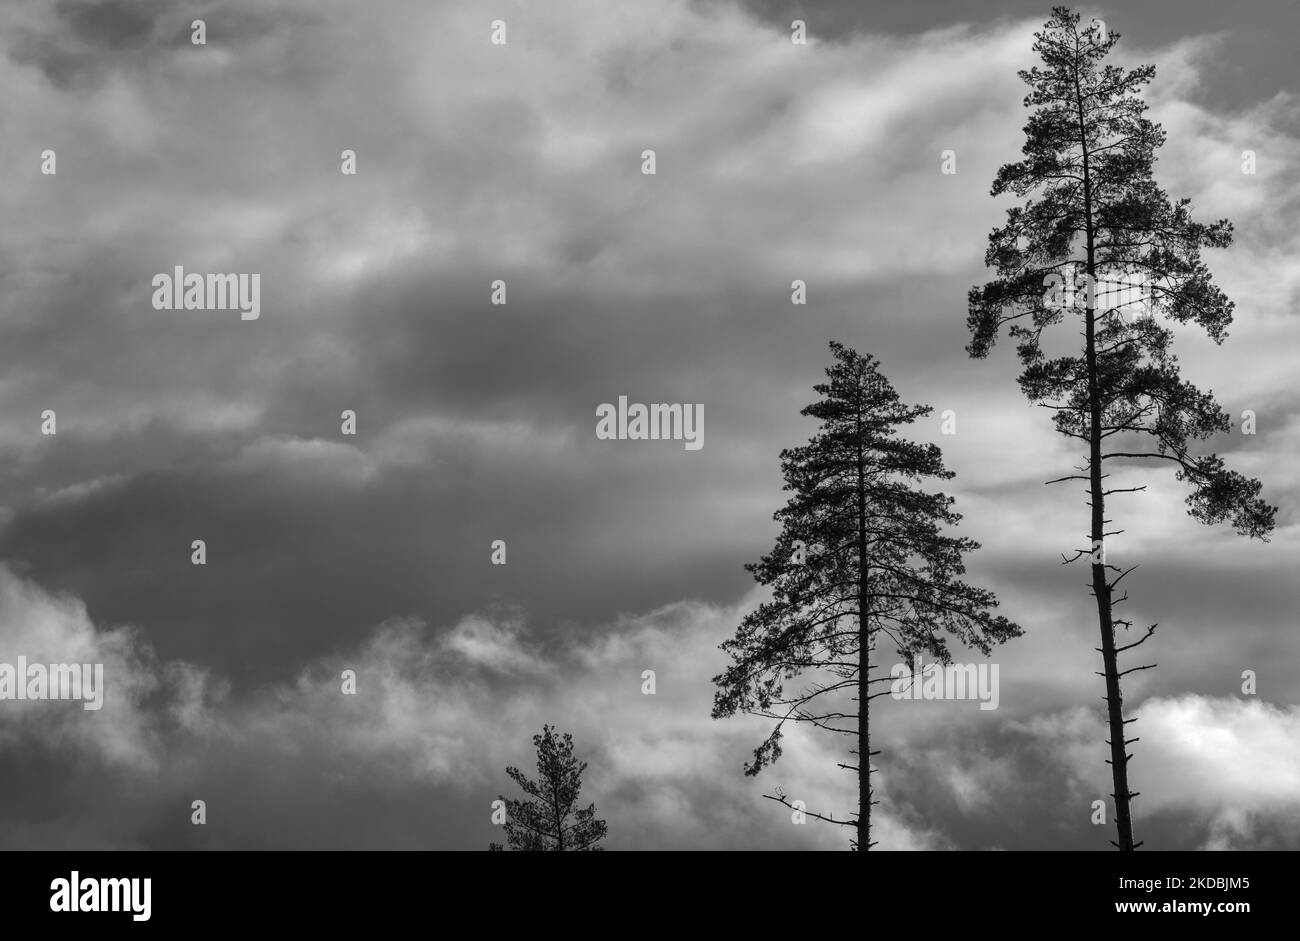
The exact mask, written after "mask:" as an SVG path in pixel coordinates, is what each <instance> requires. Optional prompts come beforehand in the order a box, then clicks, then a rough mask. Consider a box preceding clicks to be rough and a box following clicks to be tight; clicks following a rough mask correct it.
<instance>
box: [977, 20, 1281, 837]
mask: <svg viewBox="0 0 1300 941" xmlns="http://www.w3.org/2000/svg"><path fill="white" fill-rule="evenodd" d="M1034 39H1035V42H1034V51H1035V52H1036V53H1037V54H1038V55H1039V56H1040V57H1041V59H1042V65H1041V66H1035V67H1034V68H1032V69H1029V70H1028V71H1022V72H1020V73H1019V74H1020V77H1021V78H1022V79H1023V80H1024V81H1025V82H1026V84H1028V86H1029V88H1030V92H1029V94H1028V95H1027V96H1026V98H1025V102H1024V103H1025V106H1026V107H1027V108H1031V109H1033V110H1032V113H1031V115H1030V117H1029V123H1028V124H1027V125H1026V126H1025V135H1026V139H1025V144H1024V148H1023V153H1024V159H1022V160H1019V161H1017V162H1015V163H1009V164H1006V165H1005V166H1003V167H1002V168H1001V169H1000V170H999V171H998V174H997V177H996V179H995V180H994V183H993V189H992V193H993V195H994V196H998V195H1001V194H1003V193H1012V194H1014V195H1015V196H1017V197H1019V199H1020V202H1019V204H1018V205H1015V206H1013V207H1012V208H1010V209H1009V210H1008V211H1007V219H1006V224H1005V225H1003V226H1001V227H1000V228H997V229H994V230H993V232H992V233H991V235H990V236H989V246H988V252H987V255H986V259H985V260H986V263H987V264H988V265H989V267H992V268H995V269H996V270H997V277H996V278H995V279H994V280H992V281H990V282H988V283H987V284H985V285H983V286H981V287H977V288H973V289H972V290H971V292H970V307H969V315H968V318H967V323H968V325H969V327H970V331H971V342H970V344H969V346H968V347H967V349H968V351H969V352H970V354H971V355H972V356H975V357H984V356H987V355H988V353H989V350H990V349H991V348H992V346H993V344H994V342H995V340H996V339H997V337H998V335H999V333H1000V332H1001V329H1002V327H1003V326H1007V327H1008V333H1009V334H1010V336H1011V338H1012V339H1013V340H1014V341H1015V342H1016V344H1017V346H1016V351H1017V354H1018V356H1019V359H1020V363H1021V365H1022V366H1023V370H1022V372H1021V373H1020V377H1019V382H1020V387H1021V389H1022V390H1023V391H1024V393H1025V395H1026V396H1027V397H1028V398H1029V399H1030V401H1032V402H1034V403H1037V404H1041V405H1044V406H1045V407H1047V408H1049V409H1051V410H1053V412H1054V416H1055V423H1056V429H1057V431H1059V432H1060V433H1061V434H1063V435H1066V436H1068V437H1069V438H1071V439H1073V440H1075V441H1078V442H1079V449H1080V451H1081V454H1082V463H1081V465H1080V466H1078V467H1077V472H1076V473H1074V474H1069V475H1066V476H1064V477H1060V478H1057V479H1056V480H1053V481H1049V482H1050V483H1057V482H1062V481H1067V480H1080V481H1084V482H1086V485H1087V487H1086V492H1087V502H1088V506H1089V508H1090V511H1089V512H1090V526H1089V530H1088V539H1089V542H1088V544H1087V546H1085V547H1082V548H1077V549H1076V550H1075V552H1074V555H1073V556H1071V557H1067V558H1066V562H1073V561H1076V560H1078V559H1088V560H1089V564H1090V567H1091V591H1092V594H1093V597H1094V598H1095V599H1096V606H1097V622H1098V627H1099V630H1100V636H1101V647H1100V648H1099V651H1100V653H1101V655H1102V666H1103V674H1102V675H1103V676H1104V677H1105V684H1106V696H1105V701H1106V705H1107V721H1108V728H1109V736H1110V737H1109V740H1108V742H1107V744H1108V745H1109V747H1110V758H1109V760H1108V763H1109V764H1110V765H1111V771H1112V775H1113V778H1114V794H1113V795H1112V796H1113V798H1114V801H1115V822H1116V828H1117V832H1118V837H1119V839H1118V842H1116V843H1115V845H1116V846H1118V847H1119V849H1121V850H1132V849H1135V848H1136V847H1137V846H1138V845H1140V844H1138V843H1135V842H1134V839H1133V822H1132V814H1131V811H1130V806H1129V805H1130V800H1131V798H1133V797H1135V796H1137V795H1136V793H1135V792H1133V791H1131V790H1130V789H1129V781H1128V761H1129V758H1130V757H1131V755H1130V754H1129V752H1128V745H1129V744H1131V743H1132V742H1133V741H1136V739H1126V737H1125V736H1126V726H1127V725H1128V724H1130V723H1132V722H1134V721H1136V720H1135V719H1125V718H1124V710H1123V699H1122V697H1121V691H1120V680H1121V678H1122V677H1123V676H1125V675H1126V674H1128V673H1131V672H1134V671H1135V670H1145V669H1149V668H1150V667H1151V666H1153V665H1154V664H1142V665H1138V666H1134V667H1131V668H1129V669H1126V670H1121V669H1120V668H1119V654H1121V653H1123V652H1124V651H1126V650H1130V649H1132V648H1133V647H1136V646H1138V645H1140V644H1142V643H1144V642H1145V641H1146V640H1147V639H1148V638H1149V637H1151V635H1152V633H1153V632H1154V630H1155V625H1151V626H1150V627H1149V628H1147V629H1146V631H1145V633H1143V635H1142V636H1141V637H1140V638H1138V639H1137V640H1129V639H1127V638H1123V637H1122V636H1121V638H1120V639H1123V640H1124V641H1125V642H1123V643H1120V642H1119V639H1117V636H1116V628H1117V627H1119V628H1123V629H1124V630H1125V631H1127V630H1129V629H1130V628H1132V626H1133V625H1132V622H1131V621H1128V620H1125V619H1123V618H1118V617H1116V616H1115V615H1114V607H1115V605H1116V604H1118V603H1120V602H1121V601H1123V600H1125V598H1126V597H1127V596H1124V597H1120V598H1116V597H1115V595H1114V592H1115V586H1116V584H1117V583H1118V582H1119V581H1120V579H1122V578H1124V576H1126V575H1127V574H1128V573H1129V572H1130V571H1132V568H1129V569H1123V570H1121V569H1120V568H1118V567H1116V566H1115V565H1112V564H1108V563H1107V562H1106V558H1105V540H1106V538H1107V537H1108V536H1113V535H1115V534H1116V533H1117V532H1121V531H1122V530H1114V529H1108V528H1107V527H1108V526H1109V525H1110V523H1111V520H1110V519H1109V518H1107V516H1106V498H1107V497H1109V496H1111V495H1113V494H1116V493H1122V492H1133V491H1139V490H1144V489H1145V486H1144V485H1143V486H1135V487H1118V486H1115V485H1114V484H1110V485H1108V484H1107V478H1108V477H1109V476H1110V471H1108V468H1111V467H1113V468H1119V467H1122V466H1125V465H1131V464H1135V463H1139V462H1145V461H1148V460H1150V461H1155V462H1161V463H1167V464H1172V465H1173V467H1174V469H1175V472H1176V476H1177V479H1178V480H1180V481H1183V482H1186V483H1187V484H1188V485H1189V486H1190V489H1191V492H1190V494H1189V495H1188V497H1187V505H1188V512H1189V513H1190V514H1191V515H1192V516H1193V517H1194V518H1196V519H1197V520H1200V521H1201V522H1204V523H1220V522H1228V523H1231V524H1232V525H1233V527H1235V529H1236V530H1237V532H1239V533H1241V534H1243V535H1246V536H1253V537H1258V538H1265V537H1266V536H1267V534H1268V532H1269V531H1270V530H1271V529H1272V527H1273V515H1274V512H1275V510H1276V508H1275V507H1272V506H1269V505H1268V504H1266V503H1265V502H1264V501H1263V500H1261V499H1260V498H1259V491H1260V483H1259V481H1257V480H1253V479H1248V478H1245V477H1243V476H1241V475H1240V474H1238V473H1236V472H1234V471H1231V470H1228V469H1227V468H1226V467H1225V466H1224V462H1223V461H1222V460H1221V459H1220V458H1219V457H1217V456H1215V455H1214V454H1208V455H1202V456H1196V455H1193V454H1192V452H1191V446H1190V443H1191V442H1194V441H1196V440H1203V439H1206V438H1209V437H1210V436H1212V435H1214V434H1216V433H1219V432H1227V431H1229V430H1230V429H1231V427H1232V423H1231V420H1230V419H1229V417H1228V415H1227V414H1226V413H1225V412H1224V411H1223V410H1222V409H1221V408H1220V407H1219V405H1218V403H1217V402H1216V401H1215V399H1214V397H1213V395H1211V394H1210V393H1208V392H1202V391H1200V390H1199V389H1197V388H1196V387H1195V386H1193V385H1192V384H1191V383H1189V382H1186V381H1185V380H1183V379H1182V378H1181V377H1180V375H1179V369H1178V363H1177V359H1176V358H1175V357H1174V355H1173V354H1172V352H1171V350H1170V347H1171V342H1172V339H1173V332H1172V330H1171V329H1170V327H1169V326H1168V325H1167V323H1161V322H1159V321H1157V319H1156V316H1155V315H1156V314H1160V315H1163V316H1164V318H1165V319H1166V322H1173V323H1178V324H1189V323H1195V324H1196V325H1198V326H1199V327H1201V328H1202V329H1204V330H1205V332H1206V333H1207V334H1208V335H1209V337H1210V338H1211V339H1212V340H1214V341H1215V342H1216V343H1220V342H1222V341H1223V339H1224V337H1225V336H1226V332H1227V328H1228V325H1229V324H1230V323H1231V322H1232V311H1233V305H1232V303H1231V301H1229V300H1228V299H1227V297H1225V296H1224V294H1223V292H1222V291H1221V290H1219V288H1218V287H1216V286H1215V285H1214V283H1213V281H1212V280H1211V277H1210V273H1209V270H1208V269H1207V268H1206V266H1205V264H1204V262H1203V261H1202V260H1201V249H1203V248H1224V247H1226V246H1227V245H1228V244H1229V243H1230V242H1231V241H1232V226H1231V224H1230V223H1229V222H1227V221H1226V220H1219V221H1217V222H1215V223H1213V224H1211V225H1204V224H1201V223H1197V222H1195V221H1193V219H1192V215H1191V210H1190V205H1189V202H1190V201H1189V200H1187V199H1180V200H1178V201H1177V202H1171V201H1170V199H1169V197H1168V195H1166V193H1165V191H1164V190H1162V189H1161V188H1160V187H1159V186H1157V185H1156V183H1155V181H1154V179H1153V177H1152V169H1153V166H1154V164H1155V160H1156V150H1157V149H1158V148H1159V147H1160V146H1161V145H1162V144H1163V143H1164V141H1165V134H1164V131H1163V130H1162V129H1161V127H1160V125H1158V124H1155V123H1153V122H1152V121H1150V120H1149V119H1148V118H1147V117H1146V104H1145V103H1144V102H1143V100H1142V97H1141V93H1142V90H1143V88H1144V87H1145V86H1146V85H1147V83H1148V82H1150V81H1151V79H1152V78H1153V77H1154V75H1155V68H1154V66H1150V65H1143V66H1139V67H1137V68H1134V69H1124V68H1121V67H1119V66H1117V65H1113V64H1106V63H1105V62H1104V60H1105V59H1106V56H1107V55H1108V54H1109V53H1110V51H1111V49H1112V48H1113V47H1114V45H1115V42H1116V40H1118V39H1119V35H1118V34H1117V33H1113V32H1112V33H1110V34H1109V35H1107V34H1106V33H1105V29H1104V26H1102V25H1101V24H1099V23H1095V22H1094V23H1093V24H1090V25H1089V26H1088V27H1083V28H1081V27H1080V19H1079V16H1078V14H1076V13H1071V12H1070V11H1069V10H1068V9H1066V8H1064V7H1056V8H1054V10H1053V12H1052V17H1051V19H1050V20H1048V22H1047V23H1046V25H1045V26H1044V28H1043V30H1042V31H1041V32H1038V33H1035V34H1034ZM1067 321H1069V323H1070V326H1071V329H1078V331H1079V333H1080V334H1081V335H1082V337H1083V341H1082V344H1081V348H1079V349H1077V350H1076V351H1075V352H1072V353H1070V354H1069V355H1063V356H1049V355H1048V354H1047V353H1045V352H1044V350H1043V348H1042V345H1041V344H1042V340H1043V335H1044V333H1046V332H1048V330H1049V328H1051V327H1054V326H1057V325H1059V324H1062V323H1066V322H1067ZM1107 462H1111V463H1107ZM1113 842H1114V841H1113Z"/></svg>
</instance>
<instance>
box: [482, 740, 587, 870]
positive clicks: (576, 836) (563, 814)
mask: <svg viewBox="0 0 1300 941" xmlns="http://www.w3.org/2000/svg"><path fill="white" fill-rule="evenodd" d="M533 746H534V747H535V748H536V749H537V779H536V780H533V779H531V778H529V777H528V776H527V775H525V774H524V773H523V772H522V771H520V770H519V769H518V768H515V767H509V768H506V774H508V775H509V776H510V778H511V780H513V781H514V782H515V784H517V785H519V789H520V790H522V791H523V792H524V794H525V795H527V797H528V799H526V800H507V799H506V798H504V797H502V798H499V799H500V800H502V801H505V805H506V822H505V831H506V843H507V845H508V846H509V848H510V849H512V850H529V851H538V850H544V851H560V852H563V851H575V850H599V849H602V847H601V846H599V845H598V844H599V843H600V841H601V840H603V839H604V838H605V835H606V833H607V831H608V827H606V825H605V821H603V820H597V819H596V805H595V804H589V805H588V806H586V807H585V808H584V807H579V806H578V793H579V792H580V791H581V790H582V773H583V772H584V771H586V770H587V763H586V762H585V761H579V760H578V759H577V758H576V757H574V754H573V736H572V735H570V734H569V733H568V732H565V733H564V735H563V737H561V736H560V735H557V734H556V732H555V730H554V729H553V728H551V727H550V726H549V725H544V726H542V733H541V734H540V735H534V736H533ZM489 849H493V850H500V849H503V847H502V846H501V844H500V843H493V844H492V845H491V846H490V847H489Z"/></svg>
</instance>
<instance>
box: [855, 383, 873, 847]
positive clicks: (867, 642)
mask: <svg viewBox="0 0 1300 941" xmlns="http://www.w3.org/2000/svg"><path fill="white" fill-rule="evenodd" d="M858 428H859V437H858V455H857V456H858V851H859V852H862V853H865V852H866V851H867V850H869V849H871V723H870V718H871V695H870V682H869V677H868V674H869V673H870V670H871V625H870V620H869V613H870V612H869V608H868V604H867V482H866V475H867V467H866V456H865V454H864V453H863V449H862V438H861V428H862V420H861V407H860V406H859V418H858Z"/></svg>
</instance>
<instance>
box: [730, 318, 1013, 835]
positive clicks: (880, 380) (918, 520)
mask: <svg viewBox="0 0 1300 941" xmlns="http://www.w3.org/2000/svg"><path fill="white" fill-rule="evenodd" d="M830 346H831V352H832V353H833V354H834V357H835V362H834V364H833V365H832V366H831V367H830V368H829V369H827V370H826V375H827V376H828V377H829V380H830V381H829V382H827V383H823V384H820V385H817V386H814V390H815V391H816V392H817V394H818V395H819V396H821V399H820V400H819V401H817V402H814V403H813V404H812V405H809V406H808V407H807V408H805V409H803V411H802V413H801V414H803V415H807V416H811V417H813V418H816V419H818V420H819V421H820V422H821V426H820V429H819V431H818V432H817V433H816V434H815V435H814V436H813V438H812V439H811V440H810V441H809V443H808V444H807V445H804V446H802V447H798V448H794V449H788V450H785V451H782V452H781V455H780V458H781V468H782V472H783V474H784V476H785V489H786V490H789V491H792V492H793V496H791V498H790V500H789V502H788V503H787V504H786V506H785V507H784V508H783V509H781V510H778V511H777V513H776V515H775V517H774V518H775V519H776V520H777V521H778V522H779V523H781V533H780V535H779V536H778V537H777V542H776V548H775V549H774V550H773V551H772V552H771V553H770V554H769V555H767V556H764V557H763V559H762V560H761V561H760V562H758V563H757V564H751V565H747V566H746V569H747V570H748V571H750V572H751V573H753V575H754V577H755V579H756V580H757V581H758V582H760V583H761V584H763V585H766V586H769V587H770V588H771V591H772V600H770V601H767V602H764V603H763V604H761V605H760V606H759V607H758V609H757V610H756V611H754V612H753V613H751V614H750V615H748V616H747V617H746V618H745V619H744V621H743V622H742V623H741V625H740V627H739V628H738V630H737V632H736V636H735V637H734V638H732V639H731V640H728V641H727V642H726V643H724V644H723V645H722V647H721V649H722V650H724V651H726V652H727V653H728V654H729V655H730V656H731V661H732V662H731V665H730V666H729V667H728V669H727V670H726V672H725V673H722V674H720V675H719V676H716V677H714V683H716V684H717V686H718V690H717V692H716V695H715V697H714V706H713V716H714V718H722V717H724V716H731V715H735V714H736V713H738V712H740V713H750V714H757V715H761V716H765V717H767V718H772V719H775V720H776V725H775V727H774V728H773V729H772V731H771V733H770V734H769V735H768V737H767V738H766V739H765V740H764V741H763V742H762V743H761V744H760V745H759V746H758V748H757V749H755V751H754V760H753V761H752V762H750V763H748V764H747V765H746V766H745V773H746V774H749V775H754V774H757V773H758V772H759V771H760V770H761V769H762V768H763V767H764V766H765V765H768V764H770V763H772V762H774V761H776V760H777V759H778V758H779V757H780V755H781V737H782V728H783V726H784V725H785V723H786V722H792V721H793V722H807V723H810V724H811V725H813V726H815V727H816V728H819V729H823V730H825V731H828V732H831V733H835V734H842V735H846V736H850V737H851V738H852V739H853V740H855V741H856V745H857V747H856V749H852V748H851V749H850V754H854V755H857V756H858V757H857V764H852V765H851V764H841V765H840V767H841V768H844V769H846V770H849V771H852V772H854V773H855V774H856V775H857V779H858V800H857V810H856V813H853V814H852V815H851V816H850V817H848V818H845V819H836V818H835V816H834V815H833V814H821V813H811V812H807V811H805V813H807V815H808V816H810V817H813V818H815V819H818V820H825V821H828V822H830V823H836V824H840V825H841V826H848V827H852V828H854V830H855V836H856V839H854V840H853V841H852V845H853V846H854V847H855V848H859V849H863V850H866V849H869V848H870V847H871V846H872V845H873V844H872V841H871V805H872V803H873V800H872V788H871V774H872V773H873V772H872V769H871V757H872V756H873V755H875V754H878V752H873V751H871V735H870V722H869V716H870V709H869V706H870V701H871V699H872V698H873V697H875V696H882V695H885V694H887V693H888V692H889V689H888V688H886V689H884V690H880V691H877V692H871V690H870V686H871V684H872V683H889V682H890V677H889V676H887V675H886V676H883V677H872V676H871V671H872V669H873V664H872V663H871V662H870V660H871V651H872V650H873V649H874V646H875V641H876V639H877V636H878V635H880V634H884V635H885V636H886V637H887V638H888V639H889V640H890V642H892V643H893V644H894V645H895V646H896V647H897V649H898V653H899V655H900V656H901V657H902V658H903V659H904V661H905V662H906V663H907V665H908V666H909V667H911V668H912V670H913V671H915V666H916V660H915V658H916V656H917V655H919V654H921V653H927V654H929V656H930V657H931V658H932V659H933V660H934V661H937V662H941V663H945V664H946V663H950V662H951V660H952V656H951V654H950V653H949V650H948V639H947V637H946V636H945V635H951V636H953V637H955V638H957V640H959V641H960V642H961V643H964V644H967V645H969V646H971V647H974V648H976V649H978V650H979V651H981V652H982V653H983V654H984V655H986V656H987V655H988V654H989V652H990V650H991V647H992V645H993V644H994V643H1001V642H1002V641H1005V640H1006V639H1007V638H1010V637H1014V636H1016V635H1018V634H1020V633H1021V629H1020V628H1019V627H1018V626H1017V625H1016V624H1014V623H1012V622H1010V621H1008V620H1007V619H1006V618H1004V617H1001V616H997V617H995V616H993V615H992V614H991V613H990V610H991V609H992V608H994V607H996V605H997V601H996V599H995V598H994V596H993V594H992V593H991V592H988V591H985V590H982V589H979V588H974V587H971V586H970V585H967V584H965V583H964V582H962V581H961V580H960V579H959V576H961V575H962V574H963V572H964V571H965V567H964V564H963V556H964V555H965V553H967V552H969V551H971V550H973V549H976V548H978V546H977V544H976V543H975V542H973V541H971V540H969V539H964V538H956V537H953V536H948V535H944V534H943V533H942V532H941V527H943V526H948V525H952V524H955V523H956V522H957V521H958V520H959V519H960V516H959V515H958V514H957V513H956V512H955V511H954V510H953V509H952V504H953V500H952V498H951V497H948V496H945V495H944V494H942V493H937V492H936V493H929V492H925V491H923V490H921V489H920V488H919V482H920V481H922V480H923V479H926V478H934V479H939V480H946V479H949V478H951V477H952V476H953V474H952V472H951V471H948V470H945V469H944V466H943V459H942V456H941V454H940V452H939V448H938V447H936V446H935V445H933V444H915V443H912V442H910V441H905V440H903V439H901V438H899V437H898V436H897V434H896V428H897V427H898V426H899V425H903V424H907V423H910V422H912V421H914V420H915V419H917V418H919V417H922V416H925V415H928V414H929V413H930V412H931V409H930V408H929V407H928V406H909V405H904V404H903V403H902V402H900V401H899V398H898V395H897V394H896V393H895V391H894V389H893V387H892V386H891V385H890V384H889V382H888V381H887V380H886V379H885V378H884V377H883V376H882V375H880V373H878V372H877V371H876V366H877V363H876V361H875V360H874V359H872V358H871V357H869V356H861V355H859V354H858V353H856V352H854V351H853V350H851V349H848V348H846V347H844V346H842V345H841V344H839V343H831V345H830ZM795 677H801V678H805V679H806V680H807V685H805V686H802V687H801V688H800V689H799V690H798V691H797V692H787V691H786V690H785V682H786V681H787V680H790V679H793V678H795ZM767 796H768V797H769V798H770V799H772V800H776V801H779V802H781V803H783V804H785V805H786V806H789V807H793V806H794V805H792V804H791V803H790V801H789V800H788V799H787V797H786V796H785V795H784V794H783V793H780V792H778V793H777V794H776V795H767Z"/></svg>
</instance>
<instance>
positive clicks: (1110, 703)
mask: <svg viewBox="0 0 1300 941" xmlns="http://www.w3.org/2000/svg"><path fill="white" fill-rule="evenodd" d="M1074 87H1075V94H1076V100H1077V102H1078V108H1079V148H1080V152H1081V154H1082V157H1083V206H1084V235H1085V238H1086V244H1087V252H1088V260H1087V275H1088V283H1087V284H1086V285H1085V287H1086V289H1087V292H1088V293H1087V308H1086V310H1085V312H1084V344H1085V353H1086V355H1087V369H1088V492H1089V499H1090V503H1091V506H1092V529H1091V532H1092V594H1093V597H1094V598H1095V599H1096V600H1097V626H1098V628H1099V629H1100V631H1101V662H1102V668H1103V671H1104V672H1105V675H1106V719H1107V724H1108V725H1109V728H1110V742H1109V744H1110V759H1109V762H1108V763H1109V764H1110V770H1111V777H1112V779H1113V781H1114V786H1115V791H1114V793H1113V794H1112V795H1111V797H1113V798H1114V800H1115V828H1116V831H1117V833H1118V836H1119V841H1118V843H1117V844H1116V845H1117V846H1118V847H1119V848H1120V850H1121V851H1125V852H1131V851H1132V850H1133V819H1132V817H1131V815H1130V812H1129V798H1130V796H1131V794H1130V792H1129V789H1128V751H1127V750H1126V743H1125V741H1124V700H1123V697H1122V696H1121V695H1120V691H1119V666H1118V656H1117V654H1116V653H1115V622H1114V619H1113V617H1112V616H1111V597H1110V582H1109V581H1108V580H1107V578H1106V563H1105V550H1104V548H1103V547H1104V546H1105V539H1106V497H1105V494H1104V493H1103V488H1102V473H1101V394H1100V391H1099V390H1098V388H1097V338H1096V314H1097V306H1096V305H1097V300H1096V298H1097V290H1096V285H1097V267H1096V253H1095V246H1096V231H1095V228H1094V225H1093V218H1092V216H1093V213H1092V181H1091V174H1090V172H1089V171H1090V167H1089V163H1088V156H1089V154H1088V135H1087V131H1086V126H1085V124H1084V120H1083V94H1082V91H1081V89H1080V88H1079V83H1078V79H1077V77H1076V80H1075V86H1074Z"/></svg>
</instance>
